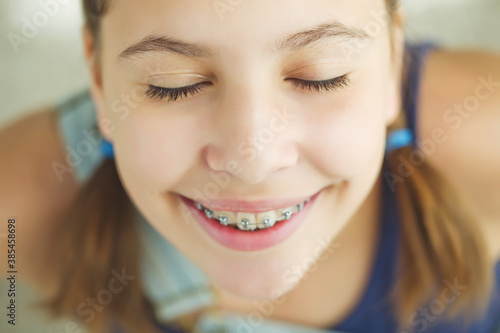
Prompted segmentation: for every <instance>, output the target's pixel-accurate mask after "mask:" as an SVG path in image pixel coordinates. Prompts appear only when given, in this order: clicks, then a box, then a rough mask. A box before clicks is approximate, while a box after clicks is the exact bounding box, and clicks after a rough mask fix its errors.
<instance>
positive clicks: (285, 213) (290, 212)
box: [195, 199, 310, 230]
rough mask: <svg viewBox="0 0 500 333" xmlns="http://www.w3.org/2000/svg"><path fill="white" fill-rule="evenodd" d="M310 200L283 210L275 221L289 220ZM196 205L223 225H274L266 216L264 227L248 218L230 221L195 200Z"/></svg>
mask: <svg viewBox="0 0 500 333" xmlns="http://www.w3.org/2000/svg"><path fill="white" fill-rule="evenodd" d="M309 200H310V199H307V200H305V201H304V202H301V203H299V204H298V205H296V206H295V207H294V208H292V209H286V210H283V211H282V215H281V216H280V217H278V218H276V219H275V223H276V222H281V221H286V220H289V219H290V218H291V217H292V215H293V214H295V213H297V212H300V211H301V210H302V209H303V208H304V204H306V203H308V202H309ZM195 205H196V208H197V209H198V210H200V211H202V212H204V213H205V216H206V217H207V218H209V219H214V220H217V221H219V223H220V224H222V225H223V226H229V225H230V226H237V227H238V228H239V229H243V230H254V229H256V228H259V229H266V228H270V227H271V226H272V220H271V218H264V219H263V220H262V223H264V228H262V226H261V225H259V224H258V223H255V224H253V223H250V220H248V219H247V218H242V219H241V221H240V222H239V223H238V222H234V221H229V218H228V217H227V216H225V215H221V216H215V215H214V212H213V211H212V210H210V209H208V208H206V207H204V206H203V205H202V204H200V203H199V202H196V201H195ZM251 227H255V228H254V229H252V228H251Z"/></svg>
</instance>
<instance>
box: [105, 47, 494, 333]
mask: <svg viewBox="0 0 500 333" xmlns="http://www.w3.org/2000/svg"><path fill="white" fill-rule="evenodd" d="M432 48H433V45H432V44H429V43H426V44H418V45H411V44H407V45H406V55H405V59H406V63H405V66H407V67H406V68H407V71H408V75H407V79H406V81H405V82H404V83H403V87H402V88H403V89H402V97H403V109H404V110H405V112H406V113H407V117H408V123H409V127H410V128H411V129H412V130H413V131H414V133H416V131H415V129H416V127H417V117H416V114H417V111H418V103H417V102H418V97H419V96H418V91H419V89H418V88H419V84H420V74H421V68H422V64H423V63H424V60H425V57H426V55H427V53H428V51H429V50H431V49H432ZM385 170H387V165H386V162H385V161H384V164H383V168H382V172H384V171H385ZM383 184H384V185H383V189H382V202H383V208H382V211H381V218H380V225H379V239H378V246H377V250H376V251H377V253H376V255H375V260H374V262H373V264H372V268H371V272H370V277H369V280H368V283H367V286H366V287H365V290H364V293H363V295H362V296H361V298H360V300H359V302H358V304H357V305H356V307H355V308H354V309H353V310H352V311H351V313H350V314H349V315H347V316H346V317H345V318H344V319H343V320H342V321H341V322H340V323H338V324H337V325H335V326H333V327H330V328H328V329H326V330H317V329H309V328H305V327H299V326H296V325H292V324H285V323H282V324H280V325H276V326H274V327H275V329H273V328H272V327H273V326H272V325H271V326H267V327H268V328H266V329H265V330H261V329H256V330H255V332H273V333H278V332H283V333H285V332H287V333H289V332H304V333H305V332H311V333H312V332H315V333H321V332H328V331H335V332H345V333H390V332H396V330H397V321H396V318H395V317H394V315H393V311H392V309H391V303H390V301H389V299H388V295H389V292H390V290H391V288H392V286H393V285H394V283H395V281H396V279H397V275H396V264H397V253H398V252H399V248H398V246H399V239H398V238H399V217H398V212H397V205H396V198H395V194H394V193H393V192H392V191H391V189H390V188H389V185H388V184H387V182H386V181H383ZM495 275H496V279H495V289H494V291H493V293H494V294H493V295H492V298H491V301H490V304H489V307H488V309H487V311H486V313H485V315H484V317H483V318H482V319H481V320H478V321H477V322H474V323H473V324H472V325H469V326H468V327H463V325H462V323H461V322H460V320H455V321H454V322H451V323H450V322H446V321H444V318H442V317H440V316H439V313H440V311H442V310H443V306H442V305H443V304H440V302H441V303H443V300H440V299H436V300H433V301H432V302H430V303H429V304H430V307H427V308H425V307H423V308H421V310H420V312H418V313H416V314H415V315H414V316H412V318H408V323H409V325H410V328H412V329H414V331H415V332H425V333H458V332H463V333H500V262H499V263H498V264H497V265H496V267H495ZM453 283H454V282H450V285H449V288H450V293H449V294H450V295H452V294H453V293H455V296H457V294H458V292H459V290H460V285H457V286H453ZM436 305H439V307H436ZM438 308H439V310H438ZM286 325H288V326H286ZM157 326H158V328H159V329H160V330H161V331H162V332H165V333H180V332H181V331H180V330H179V329H175V328H171V327H166V326H162V325H161V324H159V323H157ZM204 327H205V328H206V327H209V325H208V326H207V325H205V326H204ZM234 327H236V326H234ZM287 327H288V328H287ZM209 331H210V330H208V329H206V330H203V332H209ZM114 332H115V333H120V332H122V331H121V330H120V329H119V328H118V327H116V328H115V330H114ZM210 332H212V331H210ZM213 332H221V331H220V330H214V331H213ZM400 333H406V332H400Z"/></svg>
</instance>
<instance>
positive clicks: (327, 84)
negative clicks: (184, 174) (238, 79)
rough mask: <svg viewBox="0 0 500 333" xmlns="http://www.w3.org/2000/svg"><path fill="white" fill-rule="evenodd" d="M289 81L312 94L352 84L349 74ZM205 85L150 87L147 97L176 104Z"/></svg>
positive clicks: (295, 86)
mask: <svg viewBox="0 0 500 333" xmlns="http://www.w3.org/2000/svg"><path fill="white" fill-rule="evenodd" d="M287 80H289V81H292V82H293V85H294V88H295V89H297V88H301V89H303V90H309V91H311V92H321V91H333V90H335V89H341V88H346V87H347V86H349V83H350V79H349V74H344V75H342V76H339V77H336V78H333V79H329V80H324V81H310V80H300V79H287ZM205 84H206V83H203V82H202V83H197V84H194V85H191V86H186V87H180V88H163V87H158V86H153V85H150V86H149V88H148V89H147V91H146V96H147V97H149V98H151V99H154V100H158V101H161V100H163V99H165V98H166V99H167V102H175V101H176V100H177V99H179V98H181V99H182V97H183V96H184V97H185V98H187V97H188V96H189V95H195V94H197V93H199V92H200V91H201V90H202V89H203V85H205Z"/></svg>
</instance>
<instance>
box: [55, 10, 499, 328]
mask: <svg viewBox="0 0 500 333" xmlns="http://www.w3.org/2000/svg"><path fill="white" fill-rule="evenodd" d="M110 1H111V0H83V8H84V12H85V17H86V27H87V28H88V29H89V31H90V33H91V34H92V36H93V38H94V41H95V43H96V44H95V46H94V52H98V48H99V36H100V22H101V18H102V16H103V15H105V13H106V11H107V10H109V6H110ZM386 3H387V8H388V12H389V16H390V18H391V19H392V18H394V16H395V13H396V11H397V9H398V6H399V3H398V1H397V0H386ZM393 49H394V46H393ZM402 81H403V82H405V80H402ZM401 127H406V119H405V116H404V112H401V115H400V118H399V119H398V121H397V122H396V123H395V124H394V125H392V126H391V127H390V128H389V129H388V130H389V131H390V130H393V129H396V128H401ZM415 151H416V148H412V147H404V148H400V149H398V150H395V151H393V152H391V153H390V154H388V156H387V161H388V165H389V167H390V170H392V172H393V173H394V175H395V176H396V177H398V176H399V177H401V175H398V168H399V166H400V163H401V161H402V160H404V161H412V158H413V157H412V154H414V152H415ZM408 163H410V162H408ZM413 169H414V170H413V172H412V173H411V175H408V176H407V177H404V180H403V181H398V182H396V184H395V191H396V194H397V202H398V210H399V215H400V220H401V222H400V223H401V237H400V238H401V244H400V245H401V253H400V263H401V265H400V267H401V270H400V272H399V278H398V282H397V284H396V286H395V287H394V289H393V293H392V294H391V297H393V298H394V301H395V304H396V306H395V310H394V311H395V314H396V315H397V318H398V319H399V323H400V326H401V328H407V327H409V326H410V320H411V318H412V313H414V312H415V311H416V310H417V309H418V307H419V306H421V305H424V304H426V303H427V302H429V301H430V300H431V298H432V297H433V296H435V295H436V293H438V294H440V291H441V290H443V289H444V288H446V287H447V286H448V284H447V283H454V281H458V282H459V283H460V284H461V285H465V286H467V288H466V290H464V291H463V292H462V293H461V295H460V297H459V298H457V299H456V301H455V302H454V303H453V304H451V305H449V307H448V308H447V309H446V310H447V311H446V313H447V314H448V317H449V318H453V317H457V315H458V314H462V313H465V314H467V315H469V318H472V316H473V314H479V313H481V311H482V309H484V306H485V305H486V303H487V302H486V301H487V300H488V292H489V290H490V289H491V280H492V279H491V277H492V275H491V267H490V265H489V262H488V259H487V254H486V253H487V252H486V249H485V245H484V242H483V239H482V235H481V233H480V232H479V229H478V226H477V223H476V220H475V218H474V217H473V216H472V214H471V213H470V212H469V211H468V210H467V209H466V203H464V202H462V201H460V198H459V196H458V194H457V192H456V191H455V190H454V189H453V188H452V186H451V185H450V184H449V183H448V182H447V181H446V179H445V178H444V177H443V176H442V175H440V174H439V173H438V172H437V171H436V170H435V169H434V168H433V167H432V165H431V164H430V163H429V162H428V161H423V163H421V164H420V165H415V166H414V168H413ZM133 218H134V215H133V213H132V203H131V202H130V199H129V198H128V196H127V194H126V192H125V190H124V189H123V187H122V184H121V182H120V179H119V177H118V174H117V171H116V166H115V163H114V162H113V161H112V160H105V161H104V163H103V164H102V165H101V166H100V167H99V168H98V170H97V172H96V173H95V174H94V175H93V177H92V178H91V179H90V181H89V182H88V183H87V184H86V185H85V186H84V188H83V190H82V192H81V193H80V195H79V197H78V198H77V200H75V203H74V205H73V207H71V208H70V209H69V211H68V214H67V216H66V217H65V218H64V219H63V220H62V221H61V223H60V230H58V231H57V232H56V233H55V234H57V235H65V236H64V237H63V239H64V240H65V241H64V242H61V243H59V247H60V250H59V251H56V252H55V253H56V255H57V257H56V260H57V261H58V262H59V263H60V265H59V269H60V270H61V271H60V272H58V279H59V284H58V287H59V288H58V291H57V293H56V297H54V298H53V299H52V300H51V302H50V308H51V309H52V310H53V311H54V313H55V314H58V315H74V313H75V309H77V308H78V306H79V305H80V304H81V303H82V301H84V300H86V299H87V297H89V296H90V297H92V295H97V293H98V292H99V291H100V290H102V289H103V288H106V287H107V284H108V282H109V280H110V279H111V278H112V275H111V271H112V270H113V269H115V270H118V271H120V270H121V269H122V268H123V267H126V271H127V274H131V275H134V276H137V277H138V278H137V279H135V280H134V281H132V282H131V283H130V285H129V286H128V287H127V288H125V289H124V291H123V292H122V293H120V294H117V295H115V297H116V299H114V300H113V301H112V302H111V303H110V304H109V305H107V306H106V307H105V309H104V311H102V312H100V313H98V314H97V315H96V317H95V319H93V320H91V322H90V323H89V327H90V328H92V329H93V330H95V331H96V332H104V331H107V327H108V326H109V325H110V324H111V323H112V322H117V323H119V324H120V325H122V326H123V327H124V328H126V329H128V330H130V331H132V332H136V331H137V332H139V331H140V332H154V331H155V329H154V328H153V325H152V321H153V314H152V307H151V305H150V304H149V303H148V301H147V299H146V298H145V296H144V293H143V291H142V288H141V284H140V272H139V267H138V256H137V253H138V251H137V250H138V247H139V241H138V238H137V235H136V231H135V229H134V223H133ZM59 239H60V236H59ZM51 257H52V260H54V258H53V257H54V252H52V254H51Z"/></svg>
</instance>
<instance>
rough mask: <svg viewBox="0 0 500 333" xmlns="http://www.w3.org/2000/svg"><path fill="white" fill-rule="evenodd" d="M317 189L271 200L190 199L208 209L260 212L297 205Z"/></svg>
mask: <svg viewBox="0 0 500 333" xmlns="http://www.w3.org/2000/svg"><path fill="white" fill-rule="evenodd" d="M319 192H321V191H318V192H316V193H314V194H312V195H306V196H302V197H295V198H283V199H273V200H256V201H246V200H234V199H231V200H230V199H216V200H207V201H204V200H194V199H191V198H189V199H190V200H193V201H196V202H199V203H200V204H201V205H202V206H203V207H205V208H208V209H210V210H218V211H233V212H245V213H261V212H267V211H271V210H276V209H280V208H285V207H290V206H294V205H298V204H299V203H302V202H304V201H306V200H307V199H309V198H311V197H312V196H314V195H316V194H318V193H319Z"/></svg>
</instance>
